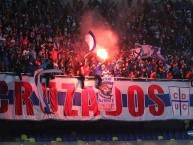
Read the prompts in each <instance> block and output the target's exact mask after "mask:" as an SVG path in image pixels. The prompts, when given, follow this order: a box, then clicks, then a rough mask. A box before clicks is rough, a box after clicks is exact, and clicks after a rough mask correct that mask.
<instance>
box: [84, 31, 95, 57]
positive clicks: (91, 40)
mask: <svg viewBox="0 0 193 145" xmlns="http://www.w3.org/2000/svg"><path fill="white" fill-rule="evenodd" d="M85 42H86V43H87V44H88V46H89V52H88V53H87V54H86V55H85V56H84V58H85V57H86V56H87V55H88V54H89V53H90V52H92V51H94V49H95V48H96V37H95V35H94V33H93V32H92V31H89V32H88V34H87V35H86V36H85Z"/></svg>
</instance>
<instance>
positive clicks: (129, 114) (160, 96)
mask: <svg viewBox="0 0 193 145" xmlns="http://www.w3.org/2000/svg"><path fill="white" fill-rule="evenodd" d="M94 86H95V81H94V79H86V81H85V88H84V89H81V87H80V82H79V81H78V79H77V78H64V77H55V79H53V80H51V81H50V83H49V86H48V87H45V85H44V84H43V83H42V84H40V85H37V80H36V78H34V77H29V76H22V81H20V79H19V77H18V76H13V75H5V74H0V118H1V119H13V120H44V119H57V120H98V119H108V120H109V119H111V120H124V121H146V120H147V121H148V120H167V119H182V120H184V119H192V118H193V113H192V112H193V88H192V87H191V84H190V82H189V81H172V80H169V81H166V80H164V81H154V80H150V81H139V80H138V81H134V80H125V79H124V80H118V79H117V78H103V85H102V86H101V88H100V89H96V88H95V87H94ZM101 94H102V96H101ZM104 96H105V97H104Z"/></svg>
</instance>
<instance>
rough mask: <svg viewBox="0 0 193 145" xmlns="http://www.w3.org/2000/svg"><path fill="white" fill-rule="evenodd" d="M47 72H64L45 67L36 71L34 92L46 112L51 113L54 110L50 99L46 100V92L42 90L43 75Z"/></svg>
mask: <svg viewBox="0 0 193 145" xmlns="http://www.w3.org/2000/svg"><path fill="white" fill-rule="evenodd" d="M46 73H62V71H61V70H58V69H47V70H44V69H43V68H40V69H38V70H36V71H35V73H34V82H35V88H34V92H35V94H36V96H37V97H38V99H39V101H40V104H41V105H42V108H43V109H44V111H45V113H50V112H52V110H51V108H50V107H49V105H48V100H46V97H45V96H44V93H43V90H42V84H41V82H40V77H41V75H43V74H46Z"/></svg>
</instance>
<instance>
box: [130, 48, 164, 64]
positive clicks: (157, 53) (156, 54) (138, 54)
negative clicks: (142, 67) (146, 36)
mask: <svg viewBox="0 0 193 145" xmlns="http://www.w3.org/2000/svg"><path fill="white" fill-rule="evenodd" d="M130 56H132V57H133V58H135V59H141V58H148V57H152V58H157V59H160V60H162V61H163V62H165V61H166V60H165V58H164V57H163V56H162V54H161V48H160V47H154V46H152V45H141V46H138V47H136V48H134V49H131V50H130Z"/></svg>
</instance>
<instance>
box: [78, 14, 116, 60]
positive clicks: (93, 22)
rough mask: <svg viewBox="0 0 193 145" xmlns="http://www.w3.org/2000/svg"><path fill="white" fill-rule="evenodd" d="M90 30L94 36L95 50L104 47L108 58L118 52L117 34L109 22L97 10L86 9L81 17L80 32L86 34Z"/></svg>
mask: <svg viewBox="0 0 193 145" xmlns="http://www.w3.org/2000/svg"><path fill="white" fill-rule="evenodd" d="M88 31H92V32H93V33H94V35H95V37H96V44H97V46H96V50H95V51H97V49H99V48H104V49H106V50H107V52H108V54H109V58H112V57H114V56H117V54H118V49H119V47H118V40H119V39H118V35H117V34H116V33H115V31H113V29H112V28H111V26H110V25H109V23H108V22H107V21H106V20H105V19H104V18H103V17H102V16H101V15H100V14H99V12H98V11H88V12H86V13H85V14H84V15H83V17H82V22H81V32H82V33H83V34H87V33H88Z"/></svg>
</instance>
